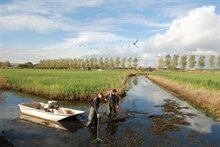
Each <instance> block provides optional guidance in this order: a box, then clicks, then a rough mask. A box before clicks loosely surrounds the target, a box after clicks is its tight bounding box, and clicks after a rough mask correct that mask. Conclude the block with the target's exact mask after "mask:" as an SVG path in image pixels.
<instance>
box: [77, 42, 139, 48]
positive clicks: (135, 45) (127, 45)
mask: <svg viewBox="0 0 220 147" xmlns="http://www.w3.org/2000/svg"><path fill="white" fill-rule="evenodd" d="M120 42H122V40H120ZM138 42H139V40H136V41H134V42H132V44H131V43H130V44H126V45H119V46H106V47H102V46H99V47H98V46H97V47H92V46H89V45H86V44H76V45H74V47H87V48H89V49H90V50H101V49H118V48H131V47H132V46H134V47H136V48H139V47H138V45H137V43H138Z"/></svg>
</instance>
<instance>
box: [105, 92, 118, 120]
mask: <svg viewBox="0 0 220 147" xmlns="http://www.w3.org/2000/svg"><path fill="white" fill-rule="evenodd" d="M116 93H117V90H116V89H113V90H112V92H111V93H110V94H108V95H107V96H106V98H107V101H108V103H109V109H110V113H109V115H108V117H109V118H110V119H112V118H114V117H116V116H117V111H116V109H117V108H118V107H119V98H118V96H117V95H116Z"/></svg>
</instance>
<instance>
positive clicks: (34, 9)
mask: <svg viewBox="0 0 220 147" xmlns="http://www.w3.org/2000/svg"><path fill="white" fill-rule="evenodd" d="M204 30H205V31H204ZM219 32H220V2H219V1H218V0H194V1H191V0H178V1H175V0H157V1H156V0H135V1H133V0H121V1H120V2H119V1H116V0H40V1H39V0H0V61H4V60H10V61H11V62H26V61H32V62H34V63H36V62H38V61H39V60H40V59H48V58H51V59H54V58H75V57H77V58H80V57H100V56H103V57H107V56H121V57H129V56H132V57H135V56H137V57H139V59H140V60H141V63H140V64H145V65H146V66H149V65H152V64H154V62H155V60H156V59H157V58H158V57H159V56H163V55H165V54H168V53H169V54H174V53H179V54H189V50H187V49H186V48H193V49H195V50H196V51H195V54H216V53H219V52H220V51H219V49H220V48H218V43H219V42H220V35H219ZM136 40H139V41H138V43H137V45H138V47H135V46H133V45H132V43H133V42H135V41H136Z"/></svg>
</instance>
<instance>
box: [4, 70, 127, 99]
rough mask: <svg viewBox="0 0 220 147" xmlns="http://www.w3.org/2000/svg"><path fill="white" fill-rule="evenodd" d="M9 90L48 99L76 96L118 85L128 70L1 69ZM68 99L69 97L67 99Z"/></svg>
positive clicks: (121, 82)
mask: <svg viewBox="0 0 220 147" xmlns="http://www.w3.org/2000/svg"><path fill="white" fill-rule="evenodd" d="M1 71H2V73H3V76H4V79H5V80H6V83H7V84H8V85H9V87H11V89H15V90H19V89H22V90H21V91H25V92H28V93H33V94H36V95H41V96H44V95H45V97H48V98H58V97H59V96H60V97H64V99H65V98H66V97H68V98H69V97H73V98H75V97H80V96H85V95H89V94H95V93H97V92H103V91H106V90H109V89H112V88H120V87H121V86H123V84H124V83H123V82H124V80H125V78H126V75H128V72H129V71H124V70H103V71H97V70H93V71H79V70H43V69H1ZM70 99H71V98H70Z"/></svg>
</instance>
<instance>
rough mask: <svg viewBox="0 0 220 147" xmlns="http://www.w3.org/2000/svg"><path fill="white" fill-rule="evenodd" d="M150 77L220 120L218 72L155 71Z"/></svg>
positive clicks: (219, 81) (219, 78)
mask: <svg viewBox="0 0 220 147" xmlns="http://www.w3.org/2000/svg"><path fill="white" fill-rule="evenodd" d="M148 78H149V79H150V80H152V81H153V82H155V83H157V84H159V85H161V86H162V87H164V88H166V89H167V90H170V91H172V92H174V93H175V94H177V95H178V96H179V97H180V98H183V99H185V100H187V101H189V102H190V103H191V104H193V105H195V106H197V107H198V108H201V109H202V110H203V111H204V112H207V113H208V114H212V115H213V116H214V117H215V118H216V119H217V120H218V121H220V108H219V106H220V74H219V73H218V72H169V71H155V72H152V73H151V74H150V75H148Z"/></svg>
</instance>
